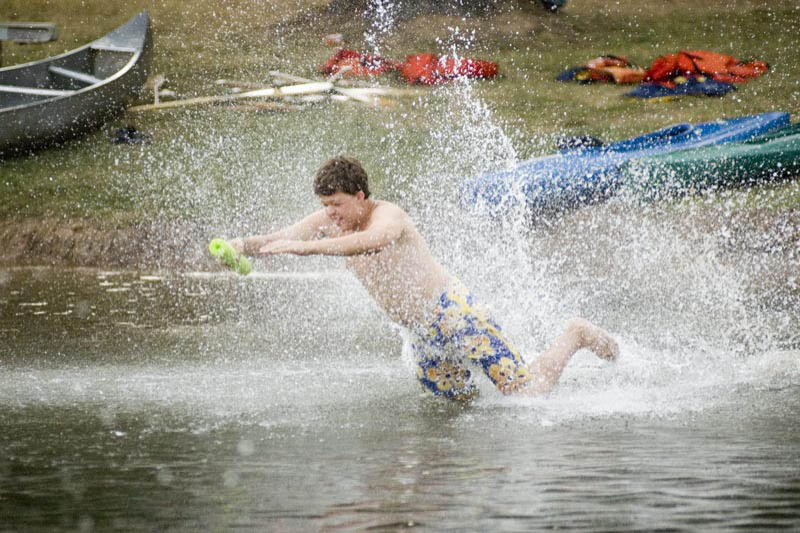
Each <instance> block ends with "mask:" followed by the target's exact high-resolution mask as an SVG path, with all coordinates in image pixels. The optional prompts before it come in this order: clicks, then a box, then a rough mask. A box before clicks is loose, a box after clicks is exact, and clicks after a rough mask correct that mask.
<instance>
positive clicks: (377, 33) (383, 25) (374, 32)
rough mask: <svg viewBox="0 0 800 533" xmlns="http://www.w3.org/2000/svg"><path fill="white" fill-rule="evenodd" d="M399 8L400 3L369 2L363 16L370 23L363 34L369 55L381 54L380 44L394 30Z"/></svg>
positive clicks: (384, 0)
mask: <svg viewBox="0 0 800 533" xmlns="http://www.w3.org/2000/svg"><path fill="white" fill-rule="evenodd" d="M399 8H400V2H394V1H392V0H370V2H369V5H367V9H366V11H365V12H364V16H365V17H366V18H367V19H368V20H370V21H371V25H370V28H369V29H368V30H367V31H366V32H365V33H364V41H365V42H366V44H367V48H368V49H369V51H370V52H371V53H373V54H375V55H380V54H381V43H382V42H383V41H384V39H385V38H386V37H387V36H388V35H389V34H390V33H391V31H392V29H393V28H394V25H395V21H396V20H397V14H398V11H399Z"/></svg>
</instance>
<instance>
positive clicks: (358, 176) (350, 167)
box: [314, 155, 369, 198]
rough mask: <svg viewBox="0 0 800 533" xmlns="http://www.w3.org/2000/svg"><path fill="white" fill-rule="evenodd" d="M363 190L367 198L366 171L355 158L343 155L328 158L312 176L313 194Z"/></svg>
mask: <svg viewBox="0 0 800 533" xmlns="http://www.w3.org/2000/svg"><path fill="white" fill-rule="evenodd" d="M359 191H361V192H363V193H364V198H369V185H368V184H367V173H366V171H365V170H364V167H362V166H361V163H359V161H358V160H357V159H354V158H352V157H346V156H343V155H340V156H336V157H332V158H330V159H328V160H327V161H326V162H325V163H324V164H323V165H322V166H321V167H320V168H319V170H317V173H316V175H315V176H314V194H316V195H317V196H330V195H332V194H336V193H337V192H344V193H347V194H356V193H357V192H359Z"/></svg>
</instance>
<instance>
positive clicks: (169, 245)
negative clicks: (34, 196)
mask: <svg viewBox="0 0 800 533" xmlns="http://www.w3.org/2000/svg"><path fill="white" fill-rule="evenodd" d="M676 223H677V224H678V225H687V227H688V226H697V225H700V226H701V227H705V228H707V231H708V234H710V235H717V238H718V239H720V241H721V242H720V243H719V244H720V246H719V250H721V251H722V253H724V254H725V255H727V256H729V259H730V260H734V261H735V258H736V256H737V255H738V254H739V253H742V252H747V253H761V254H767V255H770V256H772V257H773V260H778V261H777V262H780V260H781V259H784V260H785V265H784V268H781V270H785V271H786V273H787V274H789V275H790V276H791V273H792V272H793V271H794V270H795V269H796V268H795V267H796V266H797V265H798V264H800V210H798V209H789V210H786V211H780V212H774V211H768V210H765V209H751V210H743V211H741V212H739V213H737V214H735V215H733V216H731V217H730V218H727V219H726V221H725V225H726V231H725V232H724V235H723V234H718V233H719V232H718V231H717V226H718V224H719V218H717V217H716V216H714V215H713V214H712V213H707V214H706V215H705V216H704V215H702V214H700V215H696V216H693V217H690V219H683V220H679V221H676ZM216 236H218V235H215V234H214V228H211V227H208V226H207V225H205V224H204V223H202V222H159V221H147V222H139V223H135V224H132V225H130V224H128V225H122V224H120V225H113V224H100V223H96V222H95V221H90V220H81V219H64V218H58V217H38V218H22V219H4V220H0V242H2V243H3V247H4V253H3V254H2V255H0V266H6V267H9V266H52V267H58V266H63V267H94V268H125V269H141V270H151V269H180V270H186V269H191V270H204V269H208V268H213V267H214V262H213V261H212V260H211V259H210V258H209V257H208V254H207V253H206V248H205V246H204V245H203V243H207V242H209V240H210V239H211V238H213V237H216ZM796 274H798V275H800V272H797V273H796Z"/></svg>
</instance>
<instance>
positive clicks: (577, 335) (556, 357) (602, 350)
mask: <svg viewBox="0 0 800 533" xmlns="http://www.w3.org/2000/svg"><path fill="white" fill-rule="evenodd" d="M582 348H588V349H589V350H591V351H592V352H594V354H595V355H597V357H600V358H601V359H605V360H607V361H613V360H615V359H616V358H617V354H619V346H618V345H617V343H616V341H615V340H614V339H613V338H611V336H610V335H609V334H608V333H606V332H605V331H604V330H602V329H600V328H599V327H597V326H595V325H594V324H592V323H591V322H589V321H588V320H584V319H582V318H578V319H573V320H570V321H569V323H568V324H567V328H566V330H565V331H564V333H562V334H561V335H560V336H559V337H558V338H557V339H556V340H555V342H553V345H552V346H550V348H548V349H547V351H545V352H544V353H543V354H542V355H540V356H539V358H538V359H536V361H534V362H533V363H530V364H528V368H529V369H530V371H531V374H532V375H533V379H532V380H531V382H530V384H529V385H528V386H527V387H526V388H525V393H526V394H529V395H531V396H541V395H544V394H547V393H549V392H550V391H551V390H553V387H555V385H556V383H558V379H559V378H560V377H561V373H562V372H563V371H564V367H566V366H567V363H568V362H569V360H570V359H571V358H572V356H573V355H575V352H577V351H578V350H580V349H582Z"/></svg>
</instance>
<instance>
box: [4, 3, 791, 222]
mask: <svg viewBox="0 0 800 533" xmlns="http://www.w3.org/2000/svg"><path fill="white" fill-rule="evenodd" d="M463 4H467V5H466V6H465V5H463ZM3 5H4V9H3V12H4V13H3V16H4V17H5V18H6V19H9V20H28V21H51V22H55V23H57V24H58V25H59V29H60V38H59V40H58V41H56V42H52V43H47V44H42V45H25V46H22V45H16V44H13V43H6V44H4V46H3V55H2V57H3V64H5V65H9V64H13V63H18V62H23V61H30V60H34V59H39V58H42V57H46V56H49V55H53V54H55V53H60V52H63V51H65V50H68V49H71V48H74V47H76V46H78V45H81V44H84V43H86V42H88V41H90V40H93V39H95V38H97V37H98V36H100V35H102V34H103V33H105V32H107V31H108V30H110V29H112V28H114V27H116V26H117V25H119V24H121V23H122V22H124V21H125V20H127V19H128V18H129V17H130V16H132V15H133V14H135V13H136V12H138V11H139V10H141V9H148V10H149V12H150V15H151V18H152V26H153V36H154V43H155V48H154V56H153V66H152V71H153V73H158V74H162V75H164V76H166V77H167V80H168V81H167V84H166V87H167V88H169V89H172V90H174V91H176V92H177V93H178V94H179V95H180V96H186V97H188V96H194V95H206V94H219V93H220V92H221V90H222V89H220V87H219V86H217V85H215V84H214V81H215V80H217V79H219V78H228V79H238V80H247V81H253V82H257V81H265V80H267V79H268V76H267V72H268V71H269V70H272V69H278V70H283V71H286V72H291V73H293V74H297V75H300V76H306V77H315V76H317V74H316V71H317V68H318V66H319V65H320V64H322V63H323V62H324V60H325V59H326V58H327V57H328V56H329V55H330V54H331V53H332V52H333V49H331V48H328V47H326V46H324V44H323V43H322V36H324V35H326V34H328V33H333V32H337V33H342V34H343V35H344V36H345V38H346V39H347V45H348V46H350V47H353V48H356V49H370V47H371V46H372V45H375V44H377V45H378V48H379V51H380V53H381V54H383V55H385V56H388V57H393V58H403V57H404V56H405V55H407V54H410V53H416V52H435V53H445V52H447V51H449V50H453V49H455V50H457V51H458V52H459V53H461V54H463V55H466V56H473V57H479V58H484V59H490V60H493V61H496V62H498V63H499V65H500V70H501V74H502V75H501V76H500V77H499V78H497V79H495V80H492V81H484V82H478V83H475V84H474V85H473V86H472V88H470V89H469V94H468V95H467V96H468V98H467V99H468V100H470V103H471V107H469V106H463V107H459V105H460V104H459V100H463V99H464V98H463V94H460V93H457V94H455V95H454V93H453V92H450V93H448V92H447V90H445V91H441V90H438V91H434V90H430V91H427V94H426V95H425V96H423V97H420V98H417V99H407V100H404V101H401V102H400V103H399V104H398V105H397V106H395V107H394V108H392V109H389V110H366V109H361V108H358V107H355V106H352V105H350V106H348V105H342V104H328V105H325V106H318V107H312V108H309V109H306V110H303V111H296V112H285V113H255V112H252V111H241V110H232V109H227V108H219V107H217V108H196V109H178V110H174V111H169V112H158V113H140V114H133V113H129V114H127V115H124V116H122V117H120V118H119V119H118V120H117V121H115V122H113V123H111V124H108V125H107V126H106V127H105V128H103V129H101V130H100V131H98V132H96V133H93V134H90V135H88V136H86V137H85V138H83V139H80V140H78V141H75V142H71V143H68V144H67V145H65V146H62V147H58V148H52V149H48V150H43V151H40V152H37V153H36V154H35V155H32V156H29V157H21V158H14V159H8V160H5V161H2V162H0V194H2V197H3V200H4V201H3V202H2V204H0V218H4V219H10V218H31V217H51V218H53V217H55V218H58V217H64V218H70V219H74V218H84V219H87V218H88V219H95V220H98V221H106V222H107V221H108V220H114V221H115V223H123V224H128V223H129V224H134V223H135V222H137V221H142V220H153V219H169V220H175V219H179V220H182V219H187V220H193V219H197V218H205V219H208V220H209V221H210V223H212V224H213V223H215V222H219V223H220V224H222V223H230V224H237V223H239V224H240V223H242V222H246V223H247V224H248V225H253V224H257V223H261V222H264V221H269V220H271V219H270V217H271V216H272V215H269V214H265V213H264V207H265V205H266V206H267V207H269V206H271V205H272V206H280V205H283V204H284V203H285V202H287V201H288V199H289V198H291V197H297V196H299V193H300V192H303V193H305V192H306V191H305V188H303V187H304V183H303V182H302V180H307V177H308V175H309V173H310V172H312V171H313V169H314V168H315V167H316V165H317V164H318V163H319V162H320V161H321V159H323V158H324V157H325V156H327V155H330V154H331V153H334V152H336V151H348V152H351V153H357V154H359V156H360V157H361V158H362V159H363V160H364V161H365V162H366V163H367V164H368V166H370V167H371V168H373V169H374V171H373V173H374V174H375V178H376V181H377V182H378V184H379V185H378V187H379V188H380V187H382V188H383V189H384V190H383V192H384V193H385V194H388V195H389V196H391V194H392V191H393V189H394V188H409V187H413V186H415V184H416V181H415V179H416V178H415V175H416V174H418V173H420V172H426V171H430V169H431V163H430V161H431V159H435V158H439V159H441V158H442V156H441V153H443V152H447V151H448V150H452V151H455V152H456V154H455V156H454V157H453V161H444V162H442V163H441V166H442V168H441V169H439V168H436V165H434V168H433V171H434V172H440V173H442V174H443V175H446V176H448V177H450V178H451V180H453V179H457V178H456V177H457V176H459V175H464V174H468V173H471V172H480V171H485V170H488V169H491V168H492V166H493V165H496V164H498V161H500V160H502V159H503V157H504V154H502V153H499V152H502V149H500V148H497V147H496V146H493V145H487V144H479V145H478V148H479V149H480V150H485V151H486V152H487V155H486V157H484V158H483V159H484V160H481V158H480V157H478V155H476V154H471V153H470V152H474V151H475V146H474V145H473V146H469V147H467V148H466V149H465V152H464V153H459V152H458V151H459V148H458V146H457V145H458V142H459V141H458V137H459V135H461V136H468V135H469V134H470V132H469V131H466V128H468V127H469V125H470V121H473V122H480V121H481V116H485V115H480V116H477V115H476V114H475V108H476V107H479V106H485V109H486V110H487V111H486V112H488V113H489V116H490V117H491V121H492V123H493V125H494V126H496V127H497V128H499V131H501V132H503V133H504V135H506V136H507V138H508V142H510V143H511V144H512V145H513V148H514V151H515V154H516V156H517V157H519V158H525V157H530V156H534V155H538V154H541V153H544V152H548V151H551V150H552V144H551V143H550V142H549V141H550V140H551V138H552V136H553V135H559V134H567V133H572V134H592V135H596V136H599V137H602V138H604V139H608V140H613V139H620V138H624V137H628V136H631V135H636V134H640V133H643V132H646V131H650V130H653V129H656V128H660V127H663V126H666V125H668V124H672V123H676V122H684V121H690V122H699V121H706V120H713V119H717V118H720V117H733V116H739V115H744V114H749V113H758V112H766V111H777V110H782V111H789V112H791V113H793V119H795V120H796V119H797V118H798V117H797V114H796V113H797V111H798V110H799V109H800V61H798V60H797V58H796V51H795V50H796V46H797V44H798V38H797V35H798V33H800V6H798V5H796V2H793V1H790V0H783V1H767V0H758V1H757V0H736V1H721V0H717V1H710V2H704V3H701V2H696V1H694V0H672V1H667V2H664V1H658V2H656V1H646V2H645V1H642V2H607V1H602V0H581V1H577V0H575V1H572V2H568V4H567V6H566V8H565V9H563V10H561V11H559V12H557V13H549V12H546V11H545V10H544V9H542V8H541V7H540V6H539V4H538V3H536V2H531V1H513V0H512V1H497V2H491V1H485V2H462V3H461V5H459V6H456V7H442V5H441V3H439V2H426V1H419V2H414V3H412V2H406V3H405V4H402V3H401V4H400V5H401V7H399V8H397V11H396V12H395V13H394V14H393V16H392V17H390V19H391V20H389V21H388V22H390V24H388V26H387V25H384V27H382V26H381V25H380V24H378V23H377V22H376V19H375V17H374V8H372V7H370V6H371V5H372V4H371V3H370V2H367V1H365V0H361V1H355V0H333V1H327V0H296V1H293V2H287V3H283V2H272V1H266V0H265V1H256V0H250V1H246V2H236V3H219V2H215V1H212V0H201V1H198V2H192V3H186V2H183V1H180V0H152V1H146V0H134V1H131V2H124V3H123V2H107V1H104V0H84V1H81V2H78V1H77V0H70V1H65V2H62V1H48V0H25V1H22V0H5V2H4V3H3ZM384 22H386V20H384ZM680 49H710V50H715V51H718V52H723V53H729V54H733V55H735V56H737V57H740V58H742V59H747V58H754V59H762V60H764V61H767V62H768V63H769V64H770V65H771V70H770V72H769V73H768V74H766V75H765V76H763V77H761V78H760V79H757V80H755V81H752V82H750V83H748V84H745V85H742V86H740V87H739V89H738V90H737V91H736V92H735V93H732V94H730V95H728V96H726V97H724V98H697V97H686V98H683V99H680V100H676V101H671V102H658V103H653V102H646V101H640V100H634V99H628V98H624V97H623V96H622V94H623V93H624V92H626V91H628V90H629V87H622V86H612V85H594V86H580V85H574V84H564V83H558V82H556V81H554V77H555V76H556V75H557V74H558V73H559V72H561V71H563V70H565V69H567V68H569V67H572V66H575V65H578V64H581V63H583V62H585V61H586V60H588V59H590V58H593V57H596V56H598V55H601V54H608V53H611V54H618V55H625V56H627V57H629V58H630V59H632V60H633V61H635V62H637V63H639V64H642V65H645V66H646V65H648V64H649V63H650V62H651V61H652V60H653V59H655V58H656V57H657V56H658V55H661V54H665V53H670V52H674V51H677V50H680ZM381 83H384V84H393V85H397V86H402V85H403V82H402V80H400V79H398V78H386V79H382V80H381ZM149 98H152V95H148V94H145V95H144V96H143V99H144V100H146V99H149ZM459 120H463V121H464V123H465V124H466V126H465V127H464V128H465V129H464V130H459V129H458V126H457V125H454V124H453V123H454V122H458V121H459ZM123 124H133V125H135V126H136V127H137V128H139V129H141V130H143V131H145V132H147V133H149V134H151V135H152V137H153V142H152V143H151V144H149V145H146V146H143V147H131V146H115V145H112V144H111V143H110V142H109V139H108V135H109V132H110V131H112V130H113V129H114V128H115V127H119V126H120V125H123ZM481 127H484V125H480V124H478V125H476V128H474V129H475V130H476V131H478V136H480V135H484V136H491V134H492V133H491V131H489V130H480V128H481ZM442 131H445V132H447V134H446V136H447V139H445V140H444V141H442V139H441V135H442V134H441V133H440V132H442ZM487 131H488V134H487V133H486V132H487ZM476 142H477V141H476ZM484 142H486V141H484ZM473 144H474V143H473ZM495 152H497V153H495ZM454 161H455V163H454ZM453 164H456V165H463V167H462V168H456V169H455V170H453V169H452V168H450V167H452V166H453ZM445 167H447V170H446V171H445V170H444V168H445ZM387 177H391V180H387ZM275 188H279V189H281V191H282V192H280V193H274V192H265V191H272V190H273V189H275ZM770 190H771V191H772V193H771V196H770V195H757V196H756V197H757V199H756V200H754V201H755V202H756V203H758V202H767V203H769V202H771V200H769V198H770V197H776V198H779V200H775V202H776V203H775V205H776V206H779V208H780V209H786V208H790V209H796V208H797V205H798V202H799V200H798V197H797V193H796V187H795V186H794V185H793V184H785V185H778V186H772V187H771V188H770ZM776 190H777V193H776V192H775V191H776ZM257 196H258V197H259V200H258V201H256V200H255V197H257ZM765 198H766V199H765ZM743 205H744V204H743ZM760 207H764V206H760Z"/></svg>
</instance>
